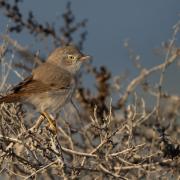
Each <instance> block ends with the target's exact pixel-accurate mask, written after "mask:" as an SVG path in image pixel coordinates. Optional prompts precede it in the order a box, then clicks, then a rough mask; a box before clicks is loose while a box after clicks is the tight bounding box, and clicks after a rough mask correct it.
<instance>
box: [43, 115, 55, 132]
mask: <svg viewBox="0 0 180 180" xmlns="http://www.w3.org/2000/svg"><path fill="white" fill-rule="evenodd" d="M41 114H42V115H43V116H44V117H45V118H46V119H47V120H48V122H49V125H50V129H51V130H52V131H53V132H57V128H56V122H55V120H54V119H52V118H51V117H50V115H49V114H48V113H47V112H42V113H41Z"/></svg>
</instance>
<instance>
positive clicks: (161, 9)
mask: <svg viewBox="0 0 180 180" xmlns="http://www.w3.org/2000/svg"><path fill="white" fill-rule="evenodd" d="M66 3H67V0H53V1H44V0H30V1H24V2H23V3H21V6H20V7H21V11H22V12H23V13H24V14H25V15H27V12H29V11H30V10H32V11H33V13H34V16H35V17H36V19H37V20H38V21H39V22H41V23H42V24H43V23H45V22H46V21H48V22H57V20H56V19H55V18H57V17H58V16H61V14H62V13H63V12H64V11H65V7H66ZM72 9H73V12H74V14H75V16H76V19H77V21H80V20H82V19H84V18H87V19H88V25H87V29H88V36H87V40H86V43H85V46H84V50H85V52H87V53H88V54H90V55H92V56H93V59H94V61H93V63H94V64H95V65H97V66H100V65H105V66H107V67H108V68H109V69H110V70H111V71H112V72H113V75H118V74H122V73H123V72H124V71H126V70H128V71H129V72H130V79H131V78H132V77H134V76H135V75H137V73H138V71H137V70H135V68H134V65H133V63H132V60H130V58H129V55H128V52H127V49H125V48H124V47H123V41H124V40H125V39H129V42H130V45H131V47H132V48H133V49H134V50H135V52H136V53H137V54H139V55H140V57H141V60H140V62H141V63H142V65H143V66H145V67H152V66H153V65H155V64H159V63H161V62H162V60H163V59H162V58H161V57H158V56H157V55H155V54H154V49H155V48H158V47H160V46H161V43H162V42H163V41H167V40H168V39H169V38H170V37H171V34H172V26H173V25H174V24H175V23H176V22H177V21H178V20H179V19H180V1H179V0H166V1H165V0H151V1H144V0H136V1H132V0H111V1H110V0H99V1H97V0H91V1H87V0H74V1H72ZM58 21H59V22H57V24H62V21H61V19H59V20H58ZM7 24H11V21H9V20H8V19H7V18H4V16H3V15H2V11H0V32H1V33H3V32H5V29H6V26H7ZM13 38H15V39H16V40H18V42H19V43H20V44H22V45H31V46H32V48H34V49H36V48H39V47H38V45H37V42H36V43H34V42H33V38H32V37H31V36H30V35H27V31H23V32H22V33H21V34H17V35H15V34H14V35H13ZM177 41H178V42H180V40H179V39H177ZM179 75H180V73H179V68H178V67H175V66H174V67H173V68H172V70H171V68H170V70H169V71H168V76H167V79H166V82H165V84H166V85H167V86H168V88H169V90H170V91H172V92H176V93H178V91H179V88H180V87H179V86H177V82H176V83H175V84H174V82H175V78H174V77H178V76H179ZM179 92H180V91H179Z"/></svg>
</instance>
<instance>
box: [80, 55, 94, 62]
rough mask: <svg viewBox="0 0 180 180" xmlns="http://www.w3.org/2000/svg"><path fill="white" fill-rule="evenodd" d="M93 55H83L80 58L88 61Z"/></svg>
mask: <svg viewBox="0 0 180 180" xmlns="http://www.w3.org/2000/svg"><path fill="white" fill-rule="evenodd" d="M90 59H91V56H87V55H82V57H81V58H80V61H87V60H90Z"/></svg>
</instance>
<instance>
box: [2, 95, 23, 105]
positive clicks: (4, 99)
mask: <svg viewBox="0 0 180 180" xmlns="http://www.w3.org/2000/svg"><path fill="white" fill-rule="evenodd" d="M19 100H20V97H19V95H17V94H9V95H7V96H4V97H1V98H0V104H1V103H3V102H4V103H13V102H17V101H19Z"/></svg>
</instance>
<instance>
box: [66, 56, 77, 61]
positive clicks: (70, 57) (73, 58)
mask: <svg viewBox="0 0 180 180" xmlns="http://www.w3.org/2000/svg"><path fill="white" fill-rule="evenodd" d="M68 59H69V60H72V61H73V60H76V57H75V56H73V55H68Z"/></svg>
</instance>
